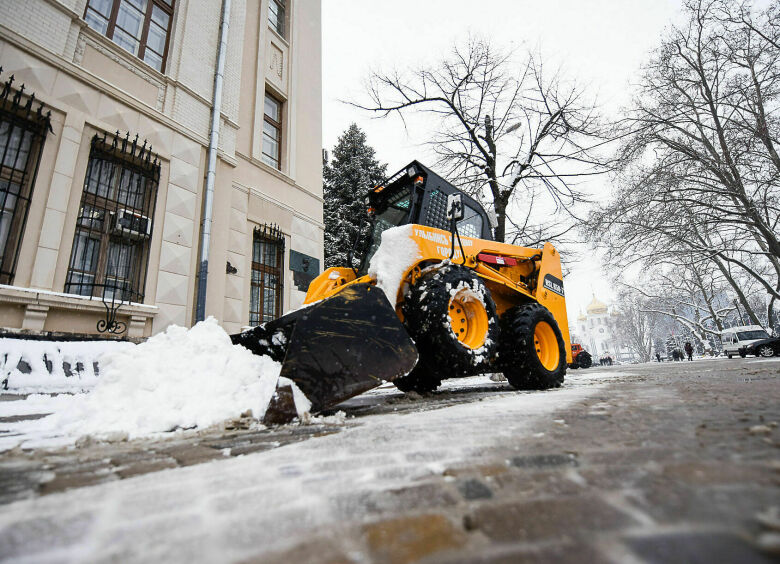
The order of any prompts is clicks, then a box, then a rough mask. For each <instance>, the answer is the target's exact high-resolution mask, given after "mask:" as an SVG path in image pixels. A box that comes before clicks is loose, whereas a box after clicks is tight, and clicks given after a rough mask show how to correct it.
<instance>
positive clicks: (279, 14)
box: [268, 0, 285, 37]
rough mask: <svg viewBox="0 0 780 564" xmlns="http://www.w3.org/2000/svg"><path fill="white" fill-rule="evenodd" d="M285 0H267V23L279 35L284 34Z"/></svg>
mask: <svg viewBox="0 0 780 564" xmlns="http://www.w3.org/2000/svg"><path fill="white" fill-rule="evenodd" d="M284 4H285V0H268V25H270V26H271V27H272V28H273V30H274V31H275V32H276V33H278V34H279V35H281V36H282V37H284V36H285V34H284V31H285V29H284V8H285V6H284Z"/></svg>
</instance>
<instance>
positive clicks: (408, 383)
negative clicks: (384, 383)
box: [396, 265, 499, 392]
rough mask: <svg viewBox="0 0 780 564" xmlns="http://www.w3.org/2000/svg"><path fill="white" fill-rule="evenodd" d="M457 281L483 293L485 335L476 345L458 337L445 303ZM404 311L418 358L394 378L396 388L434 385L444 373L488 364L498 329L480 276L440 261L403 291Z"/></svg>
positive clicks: (473, 369)
mask: <svg viewBox="0 0 780 564" xmlns="http://www.w3.org/2000/svg"><path fill="white" fill-rule="evenodd" d="M459 287H460V288H463V289H465V290H464V291H467V292H470V293H473V294H476V295H479V296H481V298H482V300H481V301H482V302H483V303H484V306H485V307H484V311H485V314H486V316H487V330H486V336H485V341H484V344H482V346H480V347H479V348H476V349H474V348H470V347H468V346H466V345H464V344H463V343H461V341H459V340H458V337H457V336H456V335H455V333H454V332H453V329H452V327H451V325H450V313H449V307H450V305H451V300H452V298H453V291H454V290H456V289H457V288H459ZM466 287H467V288H466ZM403 314H404V326H405V327H406V330H407V332H408V333H409V335H410V336H411V337H412V339H414V342H415V344H416V345H417V351H418V352H419V354H420V360H419V361H418V366H417V367H415V369H414V370H413V371H412V373H411V374H409V375H408V376H405V377H404V378H403V379H401V380H402V381H401V382H399V381H398V380H396V386H398V388H399V389H404V387H407V388H410V389H413V390H415V391H418V392H419V391H423V392H429V391H433V390H435V389H436V388H437V387H438V386H439V384H440V383H441V381H442V380H443V379H445V378H455V377H459V376H465V375H469V374H475V373H478V372H479V370H480V369H482V368H484V369H485V370H487V367H488V365H489V363H490V362H491V361H492V360H493V359H494V357H495V353H496V350H497V345H498V333H499V323H498V315H497V314H496V304H495V303H494V302H493V298H492V297H491V296H490V291H489V290H488V289H487V287H485V284H484V283H483V282H482V280H481V279H480V278H479V277H478V276H477V275H476V274H474V272H472V271H471V270H469V269H468V268H465V267H462V266H456V265H444V266H442V267H441V268H437V269H434V270H431V271H429V272H426V273H425V274H423V275H422V276H421V277H420V279H419V280H417V282H416V283H415V284H414V286H412V287H411V288H410V290H409V292H408V293H407V294H406V296H405V298H404V305H403ZM399 384H400V385H399ZM402 386H403V387H402Z"/></svg>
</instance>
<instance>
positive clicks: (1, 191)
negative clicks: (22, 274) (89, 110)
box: [0, 67, 51, 284]
mask: <svg viewBox="0 0 780 564" xmlns="http://www.w3.org/2000/svg"><path fill="white" fill-rule="evenodd" d="M2 72H3V69H2V67H0V73H2ZM13 82H14V77H13V76H11V77H9V78H8V79H7V80H6V81H5V83H3V86H2V90H1V91H0V253H2V255H0V284H11V283H13V279H14V274H15V273H16V263H17V261H18V259H19V249H20V248H21V242H22V236H23V235H24V227H25V224H26V222H27V212H28V211H29V208H30V201H31V200H32V194H33V188H34V187H35V176H36V173H37V172H38V165H39V164H40V160H41V151H42V149H43V143H44V140H45V138H46V134H47V133H48V132H49V131H50V130H51V125H50V117H51V112H50V111H49V112H47V113H46V114H44V113H43V104H40V103H39V104H38V108H37V110H33V104H34V103H35V95H34V94H32V95H30V96H25V95H24V85H22V86H21V87H19V89H15V88H13Z"/></svg>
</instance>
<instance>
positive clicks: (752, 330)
mask: <svg viewBox="0 0 780 564" xmlns="http://www.w3.org/2000/svg"><path fill="white" fill-rule="evenodd" d="M768 338H769V334H768V333H767V332H766V331H764V328H763V327H761V326H760V325H741V326H739V327H729V328H728V329H724V330H723V331H721V332H720V342H721V343H723V354H725V355H727V356H728V357H729V358H731V357H733V356H734V355H735V354H739V349H741V348H742V347H746V346H747V345H749V344H750V343H753V342H755V341H760V340H761V339H768Z"/></svg>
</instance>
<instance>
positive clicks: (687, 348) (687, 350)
mask: <svg viewBox="0 0 780 564" xmlns="http://www.w3.org/2000/svg"><path fill="white" fill-rule="evenodd" d="M685 354H687V355H688V360H693V345H692V344H691V342H690V341H685Z"/></svg>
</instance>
